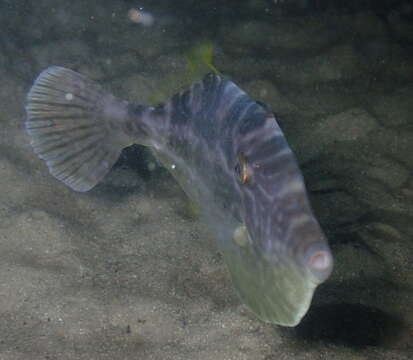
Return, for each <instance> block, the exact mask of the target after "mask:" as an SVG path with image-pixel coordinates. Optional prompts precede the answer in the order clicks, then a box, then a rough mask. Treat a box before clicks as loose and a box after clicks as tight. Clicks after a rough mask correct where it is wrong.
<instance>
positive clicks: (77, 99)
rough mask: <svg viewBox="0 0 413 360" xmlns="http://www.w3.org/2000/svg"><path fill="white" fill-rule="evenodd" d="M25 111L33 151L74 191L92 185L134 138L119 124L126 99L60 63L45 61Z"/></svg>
mask: <svg viewBox="0 0 413 360" xmlns="http://www.w3.org/2000/svg"><path fill="white" fill-rule="evenodd" d="M26 112H27V120H26V123H25V125H26V129H27V133H28V134H29V136H30V138H31V145H32V146H33V149H34V151H35V153H36V154H37V155H38V156H39V157H40V158H41V159H43V160H44V161H45V162H46V164H47V166H48V168H49V172H50V173H51V174H52V175H53V176H54V177H55V178H56V179H58V180H60V181H62V182H63V183H65V184H66V185H67V186H69V187H71V188H72V189H73V190H76V191H88V190H89V189H91V188H92V187H94V186H95V185H96V184H97V183H98V182H99V181H100V180H102V178H103V177H104V176H105V175H106V174H107V173H108V172H109V171H110V169H111V168H112V166H113V165H114V164H115V162H116V160H117V159H118V157H119V155H120V152H121V150H122V149H123V148H124V147H125V146H128V145H130V144H132V143H133V139H132V138H130V137H129V136H127V134H126V133H125V132H124V131H123V130H122V126H123V124H124V123H125V121H126V120H127V119H128V105H127V102H123V101H120V100H118V99H116V98H115V97H114V96H112V95H111V94H110V93H108V92H106V91H104V90H103V89H102V87H101V86H100V85H98V84H96V83H95V82H93V81H92V80H89V79H88V78H87V77H85V76H83V75H81V74H79V73H77V72H74V71H72V70H69V69H65V68H63V67H57V66H52V67H49V68H47V69H46V70H44V71H43V72H42V73H41V74H40V75H39V76H38V78H37V79H36V80H35V82H34V84H33V86H32V88H31V89H30V91H29V93H28V95H27V104H26Z"/></svg>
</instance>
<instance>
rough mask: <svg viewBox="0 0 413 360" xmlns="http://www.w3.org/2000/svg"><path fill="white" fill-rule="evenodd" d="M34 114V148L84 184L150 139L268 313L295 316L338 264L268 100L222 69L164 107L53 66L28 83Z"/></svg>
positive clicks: (66, 178)
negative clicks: (136, 101)
mask: <svg viewBox="0 0 413 360" xmlns="http://www.w3.org/2000/svg"><path fill="white" fill-rule="evenodd" d="M26 111H27V121H26V128H27V131H28V134H29V136H30V137H31V143H32V145H33V149H34V151H35V152H36V153H37V154H38V155H39V157H40V158H42V159H43V160H45V162H46V164H47V166H48V167H49V171H50V173H51V174H52V175H53V176H55V177H56V178H57V179H59V180H60V181H62V182H63V183H65V184H66V185H68V186H70V187H71V188H72V189H74V190H76V191H87V190H89V189H90V188H92V187H93V186H95V185H96V184H97V183H98V182H99V181H101V180H102V178H103V177H104V176H105V175H106V174H107V173H108V172H109V171H110V169H111V167H112V166H113V164H114V163H115V162H116V160H117V158H118V156H119V154H120V152H121V150H122V148H124V147H125V146H128V145H130V144H132V143H139V144H143V145H146V146H149V147H150V148H151V149H152V151H153V153H154V154H155V156H156V157H157V158H158V159H159V160H160V161H161V162H162V163H163V164H164V165H165V166H166V167H167V168H168V169H169V170H170V171H171V173H172V175H173V176H174V177H175V178H176V179H177V181H178V182H179V183H180V185H181V187H182V188H183V190H184V191H185V192H186V193H187V195H188V196H189V197H190V198H191V199H192V200H194V201H195V202H197V203H198V204H199V207H200V210H201V218H202V219H203V220H204V221H205V222H206V223H207V224H208V225H209V227H210V229H211V231H212V232H213V234H214V236H215V238H216V239H217V241H218V244H219V248H220V251H221V252H222V254H223V257H224V259H225V262H226V264H227V265H228V269H229V271H230V273H231V277H232V280H233V283H234V286H235V289H236V291H237V293H238V294H239V295H240V297H241V299H242V301H243V302H244V303H245V304H246V305H247V307H248V308H249V309H251V310H252V311H253V312H254V313H255V315H256V316H257V317H258V318H260V319H262V320H263V321H267V322H272V323H276V324H281V325H286V326H294V325H296V324H298V323H299V321H300V320H301V318H302V317H303V316H304V314H305V313H306V312H307V310H308V308H309V306H310V302H311V298H312V296H313V292H314V289H315V288H316V286H317V285H319V284H320V283H322V282H323V281H325V280H326V279H327V278H328V276H329V275H330V273H331V270H332V266H333V260H332V256H331V253H330V250H329V248H328V245H327V241H326V239H325V237H324V234H323V232H322V230H321V228H320V226H319V224H318V222H317V220H316V219H315V217H314V215H313V213H312V210H311V207H310V205H309V202H308V199H307V194H306V190H305V185H304V181H303V178H302V175H301V173H300V170H299V168H298V165H297V162H296V160H295V158H294V155H293V153H292V151H291V150H290V148H289V146H288V144H287V142H286V139H285V137H284V135H283V132H282V131H281V129H280V127H279V126H278V124H277V122H276V120H275V118H274V116H273V114H272V113H271V112H270V111H268V109H267V108H266V107H265V106H263V105H261V104H259V103H257V102H256V101H254V100H253V99H251V98H250V97H249V96H248V95H247V94H246V93H245V92H244V91H242V90H241V89H240V88H239V87H238V86H237V85H235V84H234V83H233V82H231V81H229V80H226V79H224V78H222V77H221V76H218V75H214V74H209V75H207V76H206V77H205V78H204V79H202V80H201V81H199V82H196V83H194V84H193V85H192V86H191V87H190V88H189V89H188V90H187V91H185V92H182V93H179V94H176V95H174V96H173V97H172V98H171V99H170V100H169V101H168V102H166V103H165V104H160V105H158V106H155V107H151V106H144V105H133V104H129V103H127V102H125V101H121V100H118V99H117V98H115V97H114V96H113V95H111V94H110V93H109V92H106V91H105V90H103V88H102V87H101V86H100V85H98V84H96V83H95V82H93V81H91V80H89V79H88V78H86V77H85V76H83V75H81V74H78V73H76V72H74V71H71V70H68V69H65V68H61V67H50V68H48V69H46V70H45V71H43V72H42V73H41V74H40V75H39V77H38V78H37V79H36V81H35V82H34V84H33V86H32V88H31V90H30V91H29V94H28V97H27V105H26Z"/></svg>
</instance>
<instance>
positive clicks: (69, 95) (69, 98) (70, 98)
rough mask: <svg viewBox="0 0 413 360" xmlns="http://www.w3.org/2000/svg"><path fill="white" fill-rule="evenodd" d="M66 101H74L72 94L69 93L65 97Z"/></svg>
mask: <svg viewBox="0 0 413 360" xmlns="http://www.w3.org/2000/svg"><path fill="white" fill-rule="evenodd" d="M65 99H66V100H67V101H72V100H73V94H72V93H67V94H66V95H65Z"/></svg>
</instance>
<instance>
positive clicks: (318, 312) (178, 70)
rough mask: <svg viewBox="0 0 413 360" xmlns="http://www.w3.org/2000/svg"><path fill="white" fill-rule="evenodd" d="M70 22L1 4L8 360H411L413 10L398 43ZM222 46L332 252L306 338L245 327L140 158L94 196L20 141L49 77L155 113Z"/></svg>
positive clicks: (0, 329) (382, 27)
mask: <svg viewBox="0 0 413 360" xmlns="http://www.w3.org/2000/svg"><path fill="white" fill-rule="evenodd" d="M58 3H60V4H59V5H56V2H55V1H51V0H43V1H40V2H37V3H36V4H37V5H38V6H28V5H27V3H26V2H23V1H15V2H5V3H4V4H3V5H1V7H2V8H3V9H2V10H3V11H1V14H0V28H1V32H2V34H6V35H7V36H2V38H1V40H0V45H1V47H0V65H1V66H0V79H1V83H0V103H1V107H2V111H1V113H0V121H1V124H2V126H1V132H0V189H1V192H0V359H1V360H15V359H33V360H37V359H39V360H40V359H59V360H60V359H62V360H64V359H87V360H92V359H162V360H167V359H193V360H198V359H199V360H230V359H234V360H235V359H236V360H273V359H274V360H293V359H294V360H296V359H297V360H304V359H334V360H335V359H337V360H338V359H340V360H341V359H343V360H344V359H345V360H348V359H354V360H363V359H389V360H390V359H406V360H407V359H411V358H412V357H413V348H412V340H413V315H412V314H413V312H412V308H413V227H412V225H411V224H412V221H413V177H412V168H413V125H412V124H413V123H412V117H411V114H412V113H413V105H412V104H413V103H412V101H411V99H412V97H413V53H412V51H411V49H412V47H411V44H412V42H413V35H412V34H413V28H412V26H411V25H410V23H409V22H407V21H405V20H404V19H405V17H406V16H407V15H409V14H407V15H406V11H408V9H407V10H406V8H395V9H394V11H393V12H392V13H391V16H390V15H389V17H388V22H387V24H384V22H383V21H382V19H381V18H379V17H378V16H377V15H375V14H374V13H372V12H369V11H360V12H356V13H353V14H343V13H340V12H324V13H319V14H307V15H300V16H291V17H289V16H281V15H280V14H279V13H278V12H277V9H276V7H275V5H272V6H270V7H268V6H267V5H265V4H266V3H267V2H265V1H263V2H260V1H257V2H256V4H255V5H254V7H253V4H252V3H253V2H251V4H250V5H249V6H251V8H250V9H249V10H248V9H247V10H246V11H245V12H244V13H243V14H244V15H243V17H242V18H240V19H239V20H237V21H236V20H235V19H232V20H233V21H232V22H228V21H222V18H221V19H215V20H216V23H214V24H209V23H208V21H211V18H214V17H213V16H212V15H210V14H205V19H204V20H205V24H204V25H203V29H204V32H203V36H202V39H201V37H199V38H197V37H196V36H195V35H192V34H191V36H187V35H188V30H187V29H188V26H195V25H196V24H192V25H191V23H188V22H185V21H183V18H182V13H178V14H171V13H168V12H167V11H166V10H164V11H162V8H160V9H156V8H155V9H153V13H154V16H155V22H154V24H153V25H152V26H150V27H142V26H139V24H134V23H131V22H129V21H128V18H127V13H128V10H129V9H130V6H128V2H121V1H119V2H98V1H91V2H88V5H87V6H85V5H84V4H82V2H80V1H74V2H70V3H66V2H65V3H64V2H58ZM163 3H165V2H163ZM260 4H261V5H260ZM146 9H148V7H147V8H146ZM149 10H150V9H149ZM211 11H213V10H211ZM214 11H218V12H219V11H220V9H215V10H214ZM249 11H250V12H251V15H245V14H249ZM261 11H262V13H263V15H262V16H259V14H260V12H261ZM271 12H273V16H270V15H271ZM257 14H258V15H257ZM268 14H270V15H268ZM218 20H220V21H218ZM199 27H200V25H199V24H198V27H196V29H199ZM208 37H210V40H211V41H212V42H213V43H214V45H215V64H216V66H217V67H218V68H219V69H220V70H221V71H222V72H223V73H225V74H226V75H227V76H230V77H231V79H232V80H233V81H235V82H236V83H237V84H238V85H239V86H240V87H242V88H243V89H245V90H246V91H247V92H248V93H250V94H251V95H252V96H253V97H255V98H256V99H258V100H260V101H263V102H265V103H268V104H269V105H270V106H271V107H272V109H273V110H274V111H275V112H276V114H277V115H278V116H279V118H280V124H281V125H282V127H283V129H284V131H285V134H286V137H287V139H288V141H289V143H290V145H291V147H292V148H293V150H294V151H295V152H296V154H297V157H298V159H299V161H300V164H301V167H302V170H303V173H304V176H305V179H306V182H307V186H308V188H309V190H310V194H311V200H312V204H313V207H314V209H315V212H316V214H317V216H318V218H319V221H320V223H321V225H322V227H323V228H324V230H325V231H326V233H327V235H328V238H329V240H330V244H331V246H332V249H333V253H334V256H335V263H336V266H335V270H334V273H333V275H332V277H331V279H329V280H328V281H327V282H326V283H325V284H324V285H323V286H321V287H320V288H319V289H318V290H317V292H316V296H315V299H314V302H313V306H312V307H311V309H310V311H309V313H308V314H307V316H306V317H305V319H304V321H303V322H302V323H301V324H300V325H299V326H298V327H297V328H294V329H285V328H280V327H277V326H271V325H268V324H264V323H261V322H260V321H258V320H256V319H255V318H254V317H253V316H252V315H251V314H249V313H248V311H247V310H246V309H245V308H244V307H243V305H242V304H241V303H240V301H239V300H238V298H237V296H236V295H235V293H234V289H233V288H232V285H231V282H230V279H229V276H228V273H227V270H226V268H225V265H224V264H223V262H222V259H221V257H220V254H219V253H218V251H217V248H216V245H215V243H214V239H213V238H212V237H211V235H210V234H209V232H208V230H207V229H206V228H205V227H204V226H203V225H202V224H201V223H199V221H198V219H197V218H196V216H194V215H193V214H192V212H191V208H190V206H189V205H188V201H187V199H186V197H185V194H184V193H183V192H182V191H181V189H180V188H179V187H178V185H177V184H176V182H175V181H174V179H173V178H172V177H171V176H170V175H169V174H168V173H167V172H166V171H165V170H163V169H161V168H160V167H159V165H157V164H156V162H155V160H154V159H153V158H152V157H151V156H150V154H149V153H148V152H147V151H145V150H144V149H143V148H141V147H137V146H135V147H132V148H129V149H127V150H125V152H124V153H123V155H122V158H121V160H120V162H119V163H118V165H117V166H116V167H115V168H114V169H113V170H112V172H111V174H110V175H109V176H108V177H107V179H105V181H104V182H103V183H102V184H100V185H98V186H97V187H96V188H95V189H93V190H92V191H90V192H88V193H84V194H83V193H82V194H80V193H75V192H72V191H71V190H70V189H68V188H66V187H65V186H64V185H63V184H61V183H59V182H57V181H56V180H55V179H53V178H52V177H51V176H50V175H49V174H48V171H47V168H46V167H45V165H44V164H43V162H41V161H40V160H38V159H37V157H36V156H35V155H34V154H33V152H32V150H31V147H30V145H29V139H28V137H27V135H26V133H25V131H24V126H23V121H24V117H25V114H24V103H25V96H26V93H27V91H28V89H29V87H30V85H31V83H32V81H33V80H34V78H35V77H36V76H37V74H38V73H39V72H40V71H41V70H43V69H44V68H46V67H47V66H50V65H61V66H66V67H69V68H72V69H75V70H78V71H81V72H83V73H85V74H86V75H88V76H91V77H92V78H95V79H97V80H98V81H100V82H102V83H103V84H104V85H105V86H106V87H107V88H110V89H112V90H113V91H114V92H115V93H116V94H117V95H118V96H120V97H124V98H128V99H129V100H131V101H134V102H137V103H144V104H148V103H149V102H152V101H154V99H156V100H158V99H159V98H162V97H164V98H167V96H169V95H170V94H172V93H173V92H175V91H177V90H180V89H181V87H182V86H183V84H184V80H183V79H185V76H184V75H185V72H186V71H187V70H186V69H187V68H186V60H185V54H186V53H187V52H188V49H189V48H191V47H193V46H196V45H197V44H199V43H200V42H201V41H203V39H204V38H208Z"/></svg>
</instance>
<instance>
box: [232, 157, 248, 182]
mask: <svg viewBox="0 0 413 360" xmlns="http://www.w3.org/2000/svg"><path fill="white" fill-rule="evenodd" d="M235 172H236V174H237V175H238V179H239V181H240V182H241V184H247V183H249V182H251V175H252V171H251V167H250V166H249V163H248V160H247V157H246V156H245V154H244V153H242V152H241V153H239V154H238V163H237V165H236V166H235Z"/></svg>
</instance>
